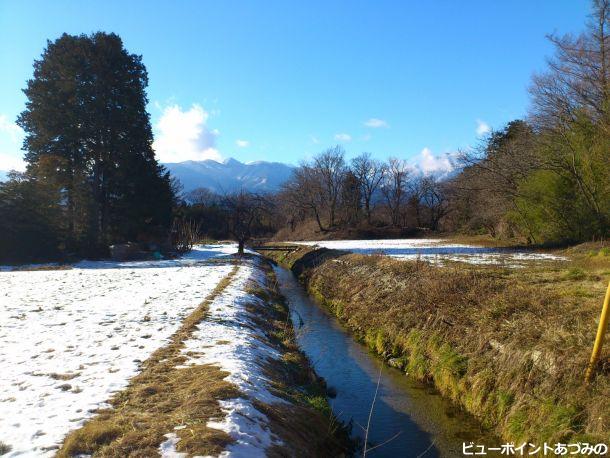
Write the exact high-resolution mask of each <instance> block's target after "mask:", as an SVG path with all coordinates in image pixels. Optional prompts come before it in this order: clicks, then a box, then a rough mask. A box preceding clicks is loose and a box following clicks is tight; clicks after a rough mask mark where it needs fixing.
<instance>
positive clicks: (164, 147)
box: [153, 104, 222, 162]
mask: <svg viewBox="0 0 610 458" xmlns="http://www.w3.org/2000/svg"><path fill="white" fill-rule="evenodd" d="M208 118H209V113H208V112H207V111H205V110H204V109H203V107H202V106H201V105H198V104H193V105H192V106H191V108H190V109H188V110H182V108H181V107H180V106H179V105H176V104H174V105H170V106H166V107H165V108H164V109H163V113H162V115H161V118H160V119H159V121H158V122H157V123H156V124H155V137H156V138H155V141H154V143H153V148H154V149H155V153H156V154H157V159H159V161H161V162H182V161H189V160H191V161H202V160H205V159H214V160H216V161H221V160H222V156H221V155H220V153H219V152H218V150H217V149H216V137H218V135H219V132H218V130H217V129H213V130H210V129H208V127H207V125H206V123H207V121H208Z"/></svg>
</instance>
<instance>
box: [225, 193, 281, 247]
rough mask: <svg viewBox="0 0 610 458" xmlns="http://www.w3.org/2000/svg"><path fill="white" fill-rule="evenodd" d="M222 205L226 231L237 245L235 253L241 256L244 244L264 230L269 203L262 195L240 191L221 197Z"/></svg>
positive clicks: (269, 208) (270, 205)
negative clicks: (224, 213)
mask: <svg viewBox="0 0 610 458" xmlns="http://www.w3.org/2000/svg"><path fill="white" fill-rule="evenodd" d="M222 205H223V207H224V210H225V212H226V223H227V231H228V232H229V234H231V235H232V236H233V237H234V238H235V240H236V241H237V243H238V250H237V253H238V254H239V255H243V254H244V247H245V244H246V242H247V241H248V240H249V239H250V238H251V237H253V236H254V235H255V234H256V233H257V232H259V231H261V230H262V229H264V219H265V217H266V216H268V215H269V214H270V211H271V207H272V204H271V201H270V200H269V199H268V198H267V197H265V196H263V195H260V194H255V193H251V192H248V191H244V190H241V191H238V192H235V193H233V194H227V195H225V196H223V198H222Z"/></svg>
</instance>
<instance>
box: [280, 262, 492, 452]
mask: <svg viewBox="0 0 610 458" xmlns="http://www.w3.org/2000/svg"><path fill="white" fill-rule="evenodd" d="M275 273H276V276H277V279H278V282H279V286H280V291H281V292H282V294H283V295H284V296H285V297H286V299H287V300H288V305H289V308H290V313H291V316H292V320H293V323H294V325H295V327H296V333H297V339H298V341H299V344H300V346H301V348H302V350H303V351H304V352H305V353H306V354H307V356H308V357H309V359H310V360H311V362H312V364H313V365H314V367H315V369H316V372H317V373H318V375H320V376H321V377H324V379H326V382H327V384H328V386H329V387H330V388H332V389H334V391H336V397H334V399H331V400H330V403H331V406H332V409H333V412H334V413H335V415H337V416H338V417H339V419H340V420H342V421H344V422H346V423H347V422H349V421H350V420H351V421H352V422H353V429H352V434H353V435H355V436H359V437H360V438H364V434H365V432H364V431H365V428H366V425H367V422H368V418H369V413H370V411H371V404H372V402H373V399H374V398H375V391H376V389H377V385H378V381H379V390H378V393H377V398H376V401H375V404H374V406H373V413H372V416H371V421H370V426H369V433H368V449H369V451H368V452H367V454H366V456H370V457H418V456H422V457H452V456H463V454H462V443H463V442H470V441H472V442H474V443H475V444H485V445H487V446H491V445H496V444H495V442H497V439H495V438H494V437H493V436H490V435H488V434H486V433H485V432H482V431H481V428H480V426H479V425H478V423H477V422H476V421H474V420H473V419H472V418H471V417H469V416H468V415H466V414H464V413H462V412H460V411H459V410H457V409H456V408H455V407H453V406H452V405H451V404H450V403H449V402H448V401H447V400H445V399H443V398H442V397H441V396H440V395H439V394H438V393H436V392H435V391H434V390H433V389H432V388H431V387H429V386H426V385H424V384H421V383H418V382H416V381H414V380H412V379H410V378H409V377H407V376H405V374H404V373H402V372H401V371H399V370H396V369H392V368H390V367H388V366H386V365H385V364H384V363H383V362H382V361H380V360H379V359H378V358H376V357H375V356H373V355H371V354H370V353H369V352H368V350H367V349H366V348H365V347H364V346H363V345H361V344H359V343H357V342H355V341H354V340H353V339H352V337H351V336H350V335H349V334H348V333H347V331H346V330H345V329H344V328H343V327H342V325H341V324H340V323H339V322H338V321H337V320H336V319H335V318H334V317H333V316H331V315H329V314H328V313H326V311H325V310H323V309H322V308H320V307H319V306H318V305H316V304H315V303H314V302H313V301H312V300H311V299H310V298H309V296H308V294H307V292H306V291H305V289H304V288H303V287H302V286H301V285H300V284H299V282H298V281H297V279H296V278H295V277H294V275H293V274H292V272H290V271H288V270H286V269H283V268H282V267H275ZM380 374H381V375H380ZM360 453H362V451H361V452H360Z"/></svg>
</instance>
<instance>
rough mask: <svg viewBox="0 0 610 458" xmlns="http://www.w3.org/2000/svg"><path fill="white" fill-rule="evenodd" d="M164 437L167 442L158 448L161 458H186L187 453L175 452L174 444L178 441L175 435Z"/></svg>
mask: <svg viewBox="0 0 610 458" xmlns="http://www.w3.org/2000/svg"><path fill="white" fill-rule="evenodd" d="M165 437H166V438H167V440H166V441H164V442H162V443H161V445H160V446H159V454H160V455H161V458H186V457H187V456H188V453H182V452H178V451H176V444H177V443H178V440H179V439H178V435H177V434H176V433H168V434H165Z"/></svg>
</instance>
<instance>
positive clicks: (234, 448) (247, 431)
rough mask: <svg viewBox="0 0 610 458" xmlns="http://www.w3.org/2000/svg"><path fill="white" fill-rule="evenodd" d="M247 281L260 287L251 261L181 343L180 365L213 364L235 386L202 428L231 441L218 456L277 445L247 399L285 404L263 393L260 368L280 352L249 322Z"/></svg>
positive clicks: (255, 301)
mask: <svg viewBox="0 0 610 458" xmlns="http://www.w3.org/2000/svg"><path fill="white" fill-rule="evenodd" d="M249 282H255V283H256V284H258V285H261V286H262V285H264V283H265V276H264V273H263V272H262V270H261V269H260V268H259V267H257V263H256V261H254V262H251V263H247V264H244V265H242V266H241V267H240V268H239V272H238V273H237V275H236V276H235V278H234V279H233V281H232V283H231V285H229V286H228V287H227V288H226V289H225V290H224V292H223V293H222V294H220V295H219V296H218V297H217V298H216V299H215V300H214V301H213V302H212V304H210V307H209V313H208V316H207V317H206V320H204V321H203V322H201V323H200V324H199V325H198V329H197V330H196V331H195V332H194V334H193V336H192V338H191V339H189V340H187V341H186V342H185V348H184V349H183V352H184V353H188V354H191V355H195V356H191V357H189V359H188V360H187V361H186V362H185V363H184V365H185V366H190V365H200V364H213V365H215V366H218V367H220V368H221V369H222V370H223V371H226V372H228V373H229V375H228V376H227V377H226V378H225V380H227V381H229V382H231V383H233V384H235V385H236V386H237V388H238V389H239V390H240V391H241V393H242V396H240V397H239V398H236V399H227V400H221V401H219V402H220V406H221V408H222V410H223V412H224V413H225V417H224V418H223V419H215V420H213V421H210V422H208V426H209V427H211V428H215V429H220V430H222V431H225V432H226V433H228V434H229V435H230V436H231V437H232V438H233V439H234V440H235V442H234V443H232V444H230V445H229V446H228V448H227V450H226V451H224V452H223V453H222V454H221V456H233V457H256V456H261V457H263V456H265V450H266V449H267V448H268V447H270V446H271V445H273V444H280V443H281V441H280V440H279V438H277V437H276V436H275V435H274V434H273V433H272V432H271V431H270V429H269V426H268V419H267V417H266V416H265V415H264V414H263V413H262V412H260V411H259V410H257V409H256V408H255V407H254V404H253V402H252V400H254V399H256V400H257V401H261V402H264V403H268V404H270V403H285V402H286V401H284V400H283V399H281V398H278V397H277V396H274V395H273V394H272V393H271V392H270V391H269V380H268V378H267V377H266V376H265V375H264V371H263V366H264V364H265V363H266V362H267V361H268V360H271V359H279V358H280V357H281V355H280V353H279V352H278V351H277V350H276V349H275V348H273V347H272V346H270V345H269V344H268V343H266V341H267V338H266V336H265V334H264V333H263V332H262V331H261V330H260V329H259V328H258V327H257V326H256V325H255V324H254V322H253V320H252V315H251V313H250V312H249V311H248V310H247V309H246V305H247V304H250V305H254V306H256V305H262V301H261V300H260V299H259V298H257V297H256V296H254V295H252V294H248V293H247V292H246V291H245V288H246V286H247V284H248V283H249Z"/></svg>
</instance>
